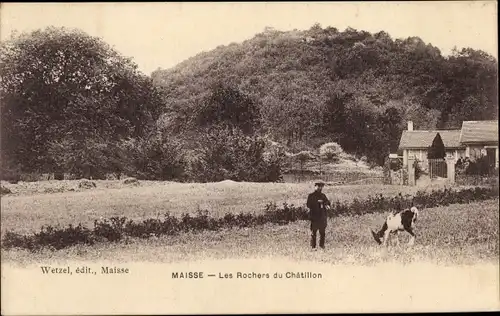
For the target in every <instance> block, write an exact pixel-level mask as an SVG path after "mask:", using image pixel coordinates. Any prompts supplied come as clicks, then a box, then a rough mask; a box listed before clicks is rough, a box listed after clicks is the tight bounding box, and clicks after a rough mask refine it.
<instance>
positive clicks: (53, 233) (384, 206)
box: [2, 185, 498, 251]
mask: <svg viewBox="0 0 500 316" xmlns="http://www.w3.org/2000/svg"><path fill="white" fill-rule="evenodd" d="M494 198H498V185H497V186H492V187H475V188H470V189H463V190H453V189H451V188H445V189H442V190H433V191H431V192H424V191H419V192H417V193H416V194H415V195H414V196H411V195H402V194H401V193H400V194H398V195H396V196H394V197H390V198H387V197H384V196H383V195H382V194H378V195H375V196H368V197H367V198H366V199H364V200H359V199H354V200H353V201H351V202H342V201H334V202H333V203H332V205H331V208H330V210H329V211H328V217H330V218H331V217H336V216H356V215H363V214H368V213H375V212H388V211H392V210H401V209H403V208H407V207H410V206H412V205H416V206H418V207H420V208H429V207H438V206H447V205H450V204H464V203H470V202H474V201H484V200H488V199H494ZM308 219H309V210H308V209H307V208H306V207H304V206H295V205H293V204H290V205H289V204H287V203H283V205H282V206H280V207H278V206H277V205H276V203H268V204H267V205H266V207H265V210H264V213H263V214H258V215H256V214H255V213H240V214H226V215H224V216H223V217H221V218H214V217H211V216H210V215H209V212H208V211H206V210H198V211H197V213H196V214H194V215H191V214H182V216H181V217H180V218H176V217H174V216H171V215H170V214H168V213H167V214H165V215H164V219H163V220H161V219H160V218H149V219H145V220H143V221H142V222H134V221H132V220H127V218H126V217H112V218H110V219H109V220H108V219H103V220H96V221H94V228H93V230H89V229H87V228H85V227H83V226H82V225H81V224H80V225H78V226H76V227H73V226H72V225H69V227H68V228H64V229H60V228H57V229H56V228H53V227H51V226H47V227H42V230H41V231H40V232H39V233H36V234H34V235H30V236H23V235H19V234H16V233H13V232H7V233H6V234H5V236H4V237H3V238H2V239H3V241H2V247H4V248H7V249H8V248H25V249H29V250H32V251H34V250H37V249H40V248H41V247H49V248H52V249H56V250H57V249H62V248H65V247H70V246H73V245H76V244H90V245H92V244H94V243H95V242H97V241H108V242H118V241H120V240H122V239H123V238H125V237H136V238H149V237H151V236H162V235H165V236H172V235H176V234H178V233H181V232H199V231H203V230H211V231H217V230H220V229H223V228H234V227H238V228H244V227H254V226H258V225H264V224H267V223H271V224H278V225H286V224H288V223H291V222H295V221H298V220H308Z"/></svg>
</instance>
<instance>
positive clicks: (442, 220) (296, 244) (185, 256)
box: [2, 200, 499, 265]
mask: <svg viewBox="0 0 500 316" xmlns="http://www.w3.org/2000/svg"><path fill="white" fill-rule="evenodd" d="M383 219H384V215H383V214H367V215H362V216H355V217H336V218H334V219H332V220H330V222H329V228H328V232H327V249H326V250H325V252H322V251H318V252H311V250H310V249H309V244H308V243H309V230H308V223H307V222H305V221H299V222H295V223H292V224H289V225H284V226H277V225H265V226H262V227H258V228H251V229H228V230H223V231H219V232H202V233H187V234H181V235H179V236H174V237H161V238H154V239H148V240H138V239H129V240H127V241H125V242H121V243H116V244H111V243H107V244H98V245H95V246H92V247H89V246H75V247H71V248H68V249H64V250H60V251H56V252H52V251H48V250H47V251H45V250H44V251H42V252H40V253H36V254H33V253H30V252H28V251H24V250H9V251H3V253H2V261H3V262H15V263H17V264H19V263H20V264H29V263H33V262H51V261H54V262H64V261H71V260H77V261H78V260H84V261H97V260H112V261H118V262H130V261H136V262H148V261H150V262H179V261H184V260H189V261H192V260H209V259H231V258H239V259H241V258H287V259H293V260H299V261H300V260H307V261H311V260H312V261H319V262H327V263H335V264H361V265H372V264H377V263H387V262H398V263H412V262H432V263H439V264H477V263H479V262H489V263H492V262H496V263H498V255H499V240H498V237H499V228H498V227H499V211H498V200H494V201H485V202H480V203H471V204H463V205H450V206H447V207H437V208H430V209H425V210H423V211H422V213H421V218H420V220H419V222H418V226H417V229H416V233H417V236H418V238H417V241H416V245H415V246H414V247H408V246H407V245H406V243H407V241H408V235H402V236H400V241H401V245H400V247H399V248H398V247H395V248H389V251H385V250H384V248H382V247H381V246H378V245H376V243H375V242H374V241H373V239H372V237H371V236H370V233H369V229H370V228H373V229H377V228H379V227H380V225H381V224H382V222H383Z"/></svg>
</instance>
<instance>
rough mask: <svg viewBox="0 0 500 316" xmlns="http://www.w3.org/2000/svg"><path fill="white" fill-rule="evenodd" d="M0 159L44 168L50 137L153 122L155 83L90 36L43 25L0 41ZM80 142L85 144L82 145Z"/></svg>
mask: <svg viewBox="0 0 500 316" xmlns="http://www.w3.org/2000/svg"><path fill="white" fill-rule="evenodd" d="M0 77H1V80H0V98H1V99H0V104H1V112H2V121H1V133H2V142H1V148H2V162H4V161H5V160H6V159H8V160H13V161H16V162H18V163H19V164H21V166H22V169H23V170H24V171H50V170H51V169H53V168H54V165H55V163H54V160H53V159H52V158H51V157H50V155H49V152H48V149H49V147H50V143H51V142H53V141H56V142H57V141H61V142H63V143H64V142H65V141H69V142H75V144H80V145H81V146H83V145H84V144H85V142H84V141H83V140H85V139H88V138H93V137H96V136H97V135H98V136H99V138H100V139H104V140H116V139H118V138H121V137H128V136H138V135H140V134H142V133H144V132H145V130H146V129H149V128H150V127H151V126H153V124H154V123H155V121H156V119H157V117H158V115H159V111H160V110H161V104H162V98H161V93H160V91H159V90H158V89H157V88H155V87H154V86H153V85H152V81H151V80H150V78H148V77H146V76H145V75H143V74H141V73H140V72H139V71H138V70H137V65H135V64H134V63H133V62H132V61H131V59H130V58H126V57H123V56H121V55H120V54H119V53H118V52H116V51H115V50H114V49H113V48H112V47H110V46H109V45H108V44H106V43H105V42H103V41H102V40H101V39H99V38H97V37H92V36H89V35H88V34H86V33H84V32H82V31H79V30H73V29H66V28H55V27H49V28H46V29H44V30H36V31H33V32H31V33H23V34H20V35H15V36H12V37H11V39H10V40H8V41H6V42H3V43H2V44H1V47H0ZM83 149H84V148H83Z"/></svg>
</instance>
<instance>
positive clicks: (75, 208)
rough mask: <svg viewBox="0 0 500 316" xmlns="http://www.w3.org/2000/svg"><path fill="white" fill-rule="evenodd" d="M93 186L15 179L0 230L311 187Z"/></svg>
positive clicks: (375, 189)
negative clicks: (79, 187) (79, 186)
mask: <svg viewBox="0 0 500 316" xmlns="http://www.w3.org/2000/svg"><path fill="white" fill-rule="evenodd" d="M95 183H96V185H97V187H96V188H95V189H88V190H84V189H77V184H78V181H45V182H39V183H28V184H27V183H21V184H16V185H11V186H10V188H11V190H12V191H13V192H14V194H12V195H10V194H9V195H5V196H2V199H1V210H2V211H1V219H2V226H1V233H2V235H3V234H4V233H5V231H7V230H12V231H15V232H18V233H31V232H34V231H38V230H39V229H40V228H41V226H42V225H52V226H54V225H63V226H66V225H68V224H74V225H76V224H78V223H82V224H84V225H90V226H91V225H93V222H94V220H95V219H99V218H101V217H104V218H109V217H112V216H126V217H127V218H129V219H133V220H141V219H146V218H151V217H156V216H158V215H162V214H164V213H165V212H170V213H171V214H173V215H180V214H181V213H194V212H196V211H197V210H198V209H203V210H208V211H209V212H210V214H211V216H214V217H217V216H223V215H224V214H226V213H240V212H256V213H259V212H262V211H263V210H264V207H265V205H266V204H267V203H269V202H276V203H277V204H281V203H283V202H287V203H289V204H294V205H303V204H304V203H305V201H306V198H307V194H308V193H310V192H312V190H313V186H312V184H311V183H265V184H262V183H244V182H241V183H240V182H233V181H222V182H218V183H207V184H200V183H185V184H183V183H175V182H152V181H147V182H141V184H140V185H139V186H124V185H122V184H121V182H120V181H95ZM63 186H64V189H65V190H67V189H68V188H76V189H75V191H65V192H61V193H40V192H45V191H50V189H53V188H62V187H63ZM439 187H442V186H440V185H437V186H426V187H408V186H404V187H403V186H391V185H386V186H382V185H345V186H327V187H325V189H324V192H325V194H327V196H328V197H329V198H330V199H331V200H332V201H337V200H340V201H350V200H352V199H354V198H358V199H359V198H364V197H367V196H368V195H375V194H383V195H384V196H387V197H392V196H395V195H397V194H398V193H402V194H414V193H415V192H417V191H418V190H426V191H430V190H432V189H436V188H439Z"/></svg>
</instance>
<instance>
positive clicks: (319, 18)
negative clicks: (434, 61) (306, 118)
mask: <svg viewBox="0 0 500 316" xmlns="http://www.w3.org/2000/svg"><path fill="white" fill-rule="evenodd" d="M0 10H1V11H0V23H1V24H0V27H1V28H0V39H1V40H5V39H6V38H8V37H9V36H10V34H11V31H12V30H17V31H20V32H24V31H31V30H35V29H38V28H45V27H47V26H51V25H53V26H65V27H75V28H79V29H81V30H83V31H85V32H86V33H88V34H90V35H93V36H99V37H101V38H102V39H103V40H104V41H106V42H107V43H108V44H110V45H112V46H113V47H114V48H115V49H116V50H117V51H119V52H120V53H121V54H123V55H125V56H129V57H133V59H134V61H135V62H136V63H137V64H138V65H139V68H140V69H141V70H142V71H144V72H145V73H146V74H150V73H151V71H153V70H155V69H156V68H158V67H161V68H164V69H165V68H169V67H172V66H174V65H176V64H178V63H179V62H181V61H183V60H185V59H187V58H189V57H191V56H194V55H196V54H198V53H200V52H202V51H208V50H211V49H214V48H216V47H217V46H219V45H228V44H230V43H232V42H236V43H240V42H242V41H244V40H246V39H250V38H252V37H253V36H254V35H255V34H257V33H260V32H262V31H263V30H264V28H265V27H266V26H269V27H274V28H275V29H278V30H283V31H286V30H293V29H298V30H305V29H309V28H310V27H311V26H312V25H313V24H314V23H316V22H317V23H320V24H321V26H322V27H323V28H325V27H327V26H332V27H336V28H337V29H339V30H340V31H343V30H344V29H345V28H347V27H348V26H350V27H353V28H355V29H357V30H365V31H368V32H372V33H375V32H378V31H381V30H384V31H386V32H387V33H389V34H390V35H391V36H392V37H393V38H394V39H395V38H406V37H409V36H419V37H420V38H421V39H422V40H423V41H424V42H426V43H431V44H432V45H434V46H436V47H438V48H439V49H440V50H441V53H442V54H444V55H447V54H449V53H450V51H451V50H452V48H453V47H454V46H456V47H457V48H459V49H460V48H462V47H472V48H474V49H481V50H484V51H486V52H487V53H489V54H491V55H493V56H494V57H496V58H497V57H498V52H497V38H498V37H497V13H496V12H497V4H496V1H493V0H490V1H457V2H454V1H446V2H434V1H431V2H376V3H373V2H368V3H361V2H331V3H327V2H318V3H309V2H307V3H305V2H304V3H297V2H290V3H283V2H279V3H278V2H275V3H264V2H262V3H258V2H254V3H229V2H228V3H203V2H200V3H192V2H189V3H188V2H186V3H79V4H75V3H71V4H65V3H2V4H1V8H0Z"/></svg>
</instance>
